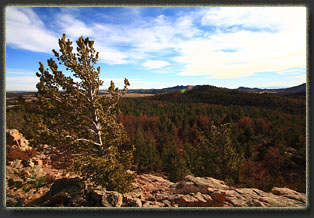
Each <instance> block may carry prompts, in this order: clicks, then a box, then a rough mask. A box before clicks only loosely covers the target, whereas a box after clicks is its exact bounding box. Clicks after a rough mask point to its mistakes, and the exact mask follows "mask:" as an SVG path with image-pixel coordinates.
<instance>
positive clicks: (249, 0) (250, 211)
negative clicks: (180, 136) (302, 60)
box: [0, 0, 313, 217]
mask: <svg viewBox="0 0 314 218" xmlns="http://www.w3.org/2000/svg"><path fill="white" fill-rule="evenodd" d="M0 5H1V7H0V11H1V18H0V19H1V22H0V24H1V30H2V34H1V35H0V40H1V42H2V45H1V47H0V51H1V61H0V64H1V65H0V67H1V68H0V70H1V72H0V99H1V107H0V112H1V113H0V114H1V116H0V128H1V131H0V133H1V134H0V139H1V140H0V145H1V150H0V154H1V157H2V158H0V160H1V163H2V164H1V165H0V166H1V168H0V175H1V179H0V187H1V188H0V196H1V198H0V203H1V205H0V207H1V209H0V214H1V217H3V215H5V217H6V216H21V215H22V216H26V217H28V216H29V217H36V216H56V215H57V216H60V215H63V216H71V215H76V216H78V215H79V216H84V215H87V216H103V215H105V216H108V215H109V216H121V215H122V216H125V215H126V216H145V217H146V216H159V215H167V216H168V215H170V216H189V215H192V216H195V215H196V216H212V215H214V216H217V215H219V216H226V217H229V216H232V217H234V216H241V217H242V216H252V215H253V216H254V215H259V216H260V215H265V216H276V217H280V216H298V217H307V216H311V215H312V213H313V199H312V198H313V197H312V195H313V190H312V187H311V185H312V182H313V175H312V174H311V173H310V172H312V167H313V165H312V162H313V160H312V158H313V149H312V148H311V147H312V143H313V142H312V131H313V124H312V117H311V116H312V114H313V109H312V108H313V100H312V98H313V97H312V96H313V87H312V85H311V84H312V79H313V77H312V75H311V74H312V62H311V58H312V52H313V49H312V47H313V45H312V39H311V36H312V28H313V20H312V19H313V18H312V16H313V12H312V4H311V0H309V1H306V0H294V1H292V0H286V1H283V0H282V1H271V0H260V1H258V0H257V1H254V0H238V1H232V0H220V1H219V0H190V1H185V0H184V1H176V0H168V1H166V0H154V1H152V0H146V1H144V0H116V1H115V0H90V1H88V0H79V1H77V0H76V1H75V0H64V1H60V0H49V1H47V0H11V1H10V0H1V2H0ZM225 5H235V6H236V5H238V6H239V5H247V6H251V5H256V6H278V5H283V6H305V7H307V112H306V113H307V114H306V115H307V157H308V160H307V166H308V168H307V182H308V188H307V192H308V193H307V201H308V203H307V204H308V206H307V208H305V209H296V208H285V209H278V208H274V209H272V208H230V209H229V208H215V209H207V208H199V209H198V208H197V209H194V208H178V209H174V208H169V209H167V208H165V209H163V208H162V209H158V208H157V209H154V208H118V209H114V208H101V209H99V208H95V209H94V208H82V209H78V208H6V207H5V199H4V198H3V196H5V191H4V189H3V188H4V185H5V177H4V176H5V167H4V166H5V163H4V162H5V143H4V142H5V107H6V106H5V105H6V104H5V93H6V89H5V54H6V53H5V7H6V6H225Z"/></svg>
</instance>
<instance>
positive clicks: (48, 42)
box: [6, 7, 58, 53]
mask: <svg viewBox="0 0 314 218" xmlns="http://www.w3.org/2000/svg"><path fill="white" fill-rule="evenodd" d="M6 43H7V44H9V45H12V46H14V47H16V48H21V49H25V50H29V51H35V52H45V53H47V52H51V50H52V49H53V48H56V46H57V45H58V44H57V43H58V40H57V37H56V35H55V34H54V33H53V32H51V31H49V30H47V29H46V28H45V25H44V23H43V22H42V21H41V19H40V18H39V17H38V15H37V14H36V13H34V11H33V10H32V9H31V8H16V7H7V8H6Z"/></svg>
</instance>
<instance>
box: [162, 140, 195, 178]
mask: <svg viewBox="0 0 314 218" xmlns="http://www.w3.org/2000/svg"><path fill="white" fill-rule="evenodd" d="M161 158H162V168H163V171H164V172H166V173H167V175H168V176H169V180H170V181H172V182H177V181H181V180H182V179H183V178H184V177H185V176H187V175H189V174H191V171H190V170H189V169H188V166H187V163H186V159H185V158H184V154H183V152H182V149H178V148H177V145H176V144H174V143H173V141H169V142H168V143H167V144H166V145H164V147H163V152H162V157H161Z"/></svg>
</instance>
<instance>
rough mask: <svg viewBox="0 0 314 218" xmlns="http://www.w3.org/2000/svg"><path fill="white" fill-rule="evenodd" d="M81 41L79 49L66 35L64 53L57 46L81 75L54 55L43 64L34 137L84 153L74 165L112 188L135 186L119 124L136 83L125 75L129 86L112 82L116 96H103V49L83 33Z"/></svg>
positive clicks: (62, 41)
mask: <svg viewBox="0 0 314 218" xmlns="http://www.w3.org/2000/svg"><path fill="white" fill-rule="evenodd" d="M76 44H77V49H76V50H77V52H73V46H72V42H71V40H70V39H67V40H66V36H65V34H63V37H62V38H61V39H59V47H60V53H59V52H57V51H55V50H53V53H54V55H55V57H56V59H57V61H58V62H59V65H62V64H63V65H64V66H65V67H66V69H67V70H69V71H70V72H72V73H73V77H74V78H75V79H73V78H72V77H71V76H66V75H65V74H64V73H63V72H62V71H60V70H59V69H58V64H57V63H56V62H55V60H53V59H52V58H51V59H49V60H47V63H48V66H49V69H48V68H47V69H45V67H44V65H43V64H42V63H41V62H40V63H39V65H40V67H39V73H36V75H37V76H38V77H39V79H40V82H39V83H38V84H37V89H38V93H37V95H36V97H37V98H38V105H39V106H40V108H38V112H40V113H39V114H40V116H39V117H38V119H37V120H35V122H37V131H36V132H35V133H33V134H34V137H35V138H36V134H38V135H37V137H40V138H41V140H45V143H46V144H49V145H51V146H54V147H57V148H58V149H60V150H67V151H71V153H72V156H74V157H78V156H79V157H81V158H73V160H74V161H75V166H76V167H74V169H75V170H77V172H79V173H81V174H82V175H83V176H84V177H87V176H88V174H90V175H91V176H92V178H91V179H92V180H94V181H96V182H97V183H99V184H102V185H104V186H108V187H110V188H111V189H115V190H120V191H125V190H129V189H130V187H131V180H130V178H131V174H130V173H128V169H129V168H130V167H131V166H130V163H131V162H132V155H131V152H130V151H131V150H132V148H130V146H129V148H127V149H124V150H127V151H128V152H123V151H121V149H120V148H121V147H123V146H125V144H126V139H127V136H126V133H125V131H124V128H123V126H122V125H121V124H119V123H118V122H117V114H118V113H119V109H118V107H117V105H118V103H119V102H120V99H121V97H122V96H123V95H124V94H125V93H126V91H127V86H129V85H130V84H129V82H128V80H127V79H125V81H124V88H123V89H122V90H119V89H118V88H116V87H115V85H114V83H113V82H112V81H111V84H110V87H109V93H110V96H106V95H102V96H101V95H99V88H100V86H102V85H103V81H101V80H100V78H99V74H100V67H97V69H96V66H95V65H96V63H97V60H98V52H96V50H95V49H94V47H93V45H94V41H91V40H89V38H85V39H84V38H83V37H80V38H79V39H78V40H77V41H76ZM122 150H123V149H122ZM69 158H71V157H69ZM96 170H97V172H96ZM98 171H99V172H98ZM104 174H106V175H104ZM129 174H130V175H129ZM124 177H125V179H123V178H124Z"/></svg>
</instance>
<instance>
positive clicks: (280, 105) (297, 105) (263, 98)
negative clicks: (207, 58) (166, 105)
mask: <svg viewBox="0 0 314 218" xmlns="http://www.w3.org/2000/svg"><path fill="white" fill-rule="evenodd" d="M289 90H295V89H289ZM151 99H154V100H161V101H174V102H180V103H206V104H217V105H225V106H230V105H238V106H255V107H260V108H266V109H274V110H280V111H282V112H287V113H294V114H305V101H304V100H301V99H289V98H284V97H282V96H279V95H276V94H272V93H258V92H244V91H239V90H233V89H225V88H218V87H215V86H209V85H205V86H199V87H196V88H193V89H191V90H187V91H186V92H178V91H177V92H170V93H165V94H158V95H156V96H153V97H151Z"/></svg>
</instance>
